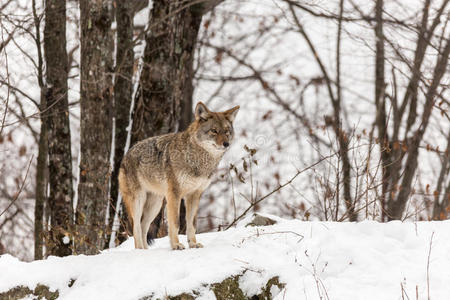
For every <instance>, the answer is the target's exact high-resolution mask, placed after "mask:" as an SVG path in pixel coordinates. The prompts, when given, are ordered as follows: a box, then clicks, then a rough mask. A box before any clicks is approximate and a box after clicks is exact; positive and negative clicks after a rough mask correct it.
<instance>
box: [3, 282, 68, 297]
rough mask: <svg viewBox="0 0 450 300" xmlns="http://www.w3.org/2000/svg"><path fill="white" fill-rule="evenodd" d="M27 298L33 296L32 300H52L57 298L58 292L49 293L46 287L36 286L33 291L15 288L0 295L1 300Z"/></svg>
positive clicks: (24, 287)
mask: <svg viewBox="0 0 450 300" xmlns="http://www.w3.org/2000/svg"><path fill="white" fill-rule="evenodd" d="M27 296H35V297H34V298H33V299H47V300H54V299H57V298H58V297H59V292H58V290H56V291H54V292H51V291H50V289H49V287H48V286H45V285H42V284H38V285H37V286H36V288H35V289H34V291H33V290H31V289H29V288H28V287H26V286H16V287H14V288H12V289H10V290H9V291H7V292H4V293H0V299H2V300H18V299H23V298H25V297H27Z"/></svg>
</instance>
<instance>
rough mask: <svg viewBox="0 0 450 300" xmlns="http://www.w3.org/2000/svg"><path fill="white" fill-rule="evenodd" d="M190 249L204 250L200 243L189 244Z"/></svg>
mask: <svg viewBox="0 0 450 300" xmlns="http://www.w3.org/2000/svg"><path fill="white" fill-rule="evenodd" d="M189 248H203V245H202V244H200V243H192V242H190V243H189Z"/></svg>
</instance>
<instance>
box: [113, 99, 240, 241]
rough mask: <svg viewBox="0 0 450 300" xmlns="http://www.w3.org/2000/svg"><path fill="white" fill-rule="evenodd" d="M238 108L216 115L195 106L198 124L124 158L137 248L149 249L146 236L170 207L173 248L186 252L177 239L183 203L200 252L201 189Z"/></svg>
mask: <svg viewBox="0 0 450 300" xmlns="http://www.w3.org/2000/svg"><path fill="white" fill-rule="evenodd" d="M238 110H239V106H236V107H233V108H232V109H229V110H227V111H223V112H212V111H210V110H209V109H208V108H207V107H206V106H205V105H204V104H203V103H201V102H199V103H198V104H197V106H196V107H195V120H194V122H193V123H192V124H191V125H190V126H189V127H188V129H187V130H185V131H183V132H179V133H169V134H166V135H161V136H157V137H151V138H148V139H146V140H143V141H140V142H138V143H137V144H136V145H134V146H133V147H132V148H131V149H130V150H129V151H128V153H127V154H126V155H125V157H124V158H123V160H122V164H121V167H120V173H119V187H120V192H121V194H122V196H123V199H124V203H125V206H126V208H127V211H128V215H129V217H130V218H131V220H132V223H133V236H134V244H135V247H136V248H137V249H147V248H148V246H147V242H146V237H147V232H148V229H149V227H150V224H151V222H152V221H153V219H154V218H155V217H156V216H157V215H158V213H159V211H160V210H161V206H162V203H163V200H164V199H166V203H167V219H168V225H169V238H170V245H171V247H172V249H184V246H183V244H181V243H180V242H179V240H178V226H179V224H178V219H179V209H180V202H181V199H182V198H184V200H185V205H186V233H187V238H188V243H189V247H191V248H199V247H203V246H202V244H200V243H197V240H196V238H195V225H194V220H195V217H196V215H197V209H198V203H199V200H200V196H201V194H202V193H203V191H204V190H205V189H206V188H207V187H208V186H209V184H210V182H211V176H212V173H213V172H214V171H215V169H216V168H217V165H218V163H219V161H220V159H221V158H222V156H223V154H224V153H225V151H226V150H227V149H228V147H229V146H230V144H231V142H232V140H233V136H234V129H233V121H234V118H235V117H236V114H237V112H238Z"/></svg>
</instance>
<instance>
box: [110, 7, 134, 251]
mask: <svg viewBox="0 0 450 300" xmlns="http://www.w3.org/2000/svg"><path fill="white" fill-rule="evenodd" d="M116 4H117V7H116V22H117V53H116V71H115V84H114V117H115V134H114V168H113V172H112V176H111V204H110V210H109V231H112V227H113V223H114V215H115V214H116V213H117V212H116V211H117V210H118V209H119V207H120V206H118V205H117V204H118V202H117V197H118V193H119V182H118V175H119V168H120V163H121V162H122V158H123V155H124V150H125V144H126V141H127V135H128V131H127V127H128V124H129V118H130V106H131V97H132V92H133V85H132V77H133V63H134V53H133V6H132V3H131V2H128V1H116ZM125 215H126V214H123V216H125ZM126 223H127V220H126V218H122V222H120V224H121V228H120V229H119V233H121V232H125V231H126V228H124V227H123V224H126ZM117 237H118V238H119V240H121V241H122V240H124V237H123V236H121V235H118V236H117ZM106 246H107V245H106Z"/></svg>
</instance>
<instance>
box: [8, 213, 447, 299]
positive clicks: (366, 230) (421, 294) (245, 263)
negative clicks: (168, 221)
mask: <svg viewBox="0 0 450 300" xmlns="http://www.w3.org/2000/svg"><path fill="white" fill-rule="evenodd" d="M250 218H251V217H249V218H247V219H245V220H243V221H241V222H240V223H239V224H238V226H237V228H232V229H229V230H226V231H223V232H214V233H205V234H199V235H198V240H199V241H200V242H202V243H203V244H204V246H205V248H203V249H188V250H184V251H172V250H170V249H169V242H168V239H167V238H162V239H158V240H156V242H155V244H154V245H153V246H152V247H150V249H148V250H134V249H133V248H134V247H133V240H132V239H129V240H128V241H126V242H125V243H124V244H122V245H121V246H119V247H118V248H115V249H111V250H108V251H105V252H103V253H102V254H99V255H95V256H84V255H79V256H70V257H65V258H58V257H50V258H48V259H46V260H43V261H34V262H30V263H27V262H22V261H20V260H18V259H16V258H15V257H13V256H11V255H8V254H7V255H2V256H0V270H1V271H0V294H1V293H2V292H5V291H8V290H9V289H11V288H13V287H16V286H21V285H22V286H28V287H29V288H30V289H34V288H35V286H36V285H37V284H43V285H46V286H49V287H50V289H51V290H55V289H58V291H59V297H60V299H77V300H78V299H84V300H86V299H121V300H123V299H139V298H141V297H145V296H152V297H153V298H154V299H158V298H165V297H166V296H175V295H180V294H182V293H189V294H192V295H195V297H196V298H199V299H215V296H214V292H213V289H212V288H211V287H212V285H213V284H214V283H218V282H222V281H223V280H225V279H226V278H230V277H233V276H236V275H241V276H240V277H235V278H238V279H236V280H238V282H239V287H240V289H241V290H242V292H243V293H244V294H245V295H246V296H248V297H251V296H252V295H255V294H260V293H261V289H262V288H263V287H265V286H266V284H267V282H268V280H269V279H271V278H273V277H276V276H278V278H279V282H280V283H283V284H284V287H281V288H278V287H276V286H272V288H271V292H272V297H273V299H365V300H367V299H377V300H378V299H407V297H409V299H416V293H418V298H419V299H427V297H428V289H429V297H430V298H431V299H436V300H437V299H448V297H449V295H450V285H449V282H450V271H449V270H450V221H443V222H418V223H412V222H408V223H402V222H399V221H396V222H390V223H384V224H382V223H377V222H371V221H364V222H361V223H332V222H302V221H298V220H283V219H278V218H276V219H277V223H276V224H274V225H270V226H258V227H253V226H245V225H246V224H248V223H249V220H250ZM273 218H275V217H273ZM181 241H183V242H185V237H184V236H182V237H181ZM430 246H431V248H430ZM430 249H431V252H430ZM427 277H428V279H427ZM69 285H71V287H69ZM402 289H403V292H402ZM402 297H403V298H402ZM153 298H152V299H153ZM430 298H428V299H430Z"/></svg>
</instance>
